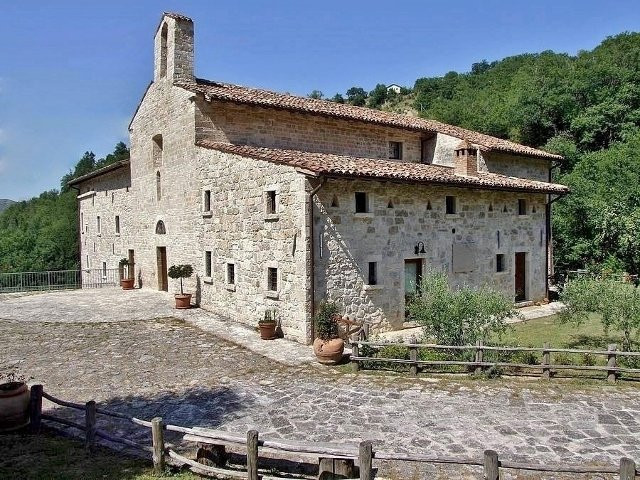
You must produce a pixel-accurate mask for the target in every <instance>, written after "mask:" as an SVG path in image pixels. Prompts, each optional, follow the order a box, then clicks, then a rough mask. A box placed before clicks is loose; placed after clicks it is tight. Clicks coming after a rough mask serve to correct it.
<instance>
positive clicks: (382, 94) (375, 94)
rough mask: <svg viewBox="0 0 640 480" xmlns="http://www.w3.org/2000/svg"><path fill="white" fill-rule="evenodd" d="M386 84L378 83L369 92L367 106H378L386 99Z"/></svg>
mask: <svg viewBox="0 0 640 480" xmlns="http://www.w3.org/2000/svg"><path fill="white" fill-rule="evenodd" d="M387 96H388V95H387V86H386V85H384V84H382V83H379V84H377V85H376V88H374V89H373V90H371V92H370V93H369V101H368V102H369V107H371V108H379V107H380V106H381V105H382V104H383V103H384V102H385V101H386V100H387Z"/></svg>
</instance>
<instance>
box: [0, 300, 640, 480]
mask: <svg viewBox="0 0 640 480" xmlns="http://www.w3.org/2000/svg"><path fill="white" fill-rule="evenodd" d="M170 303H171V298H170V296H167V294H164V293H159V292H154V291H140V292H138V291H136V292H122V291H121V290H118V289H105V290H92V291H75V292H57V293H50V294H38V295H28V296H6V295H5V296H0V328H1V331H2V337H1V338H2V348H1V349H0V370H4V369H5V368H7V367H15V368H16V369H17V370H18V371H19V372H20V373H22V374H24V375H27V376H31V377H33V380H32V381H33V382H38V383H42V384H43V385H44V387H45V390H46V391H48V392H49V393H51V394H53V395H56V396H58V397H60V398H64V399H70V400H74V401H82V402H84V401H87V400H90V399H94V400H96V401H97V402H98V403H99V404H101V405H103V406H105V407H106V408H111V409H113V410H117V411H121V412H127V413H131V414H134V415H136V416H139V417H142V418H151V417H153V416H162V417H163V418H164V419H165V420H166V421H168V422H171V423H174V424H179V425H185V426H206V427H213V428H221V429H226V430H231V431H236V432H244V431H246V430H248V429H257V430H258V431H260V433H261V435H265V436H267V435H269V436H272V437H276V436H278V437H284V438H290V439H305V440H318V441H331V442H357V441H359V440H361V439H368V440H372V441H373V442H374V449H375V448H378V449H384V450H394V451H402V452H423V453H432V454H440V455H447V456H461V457H476V458H480V457H481V455H482V451H483V450H484V449H486V448H492V449H494V450H496V451H498V452H499V454H500V456H501V458H503V459H505V460H506V459H509V460H514V461H518V460H522V461H523V460H527V461H536V462H540V463H565V464H567V463H571V464H584V463H586V462H588V463H604V464H616V463H617V462H618V461H619V459H620V457H621V456H624V455H626V456H630V457H632V458H633V459H634V460H635V461H636V462H638V463H640V388H639V387H638V386H636V385H634V384H622V385H616V386H610V385H607V384H606V383H602V384H590V385H586V386H584V387H578V386H576V385H575V384H567V383H565V382H561V381H557V382H551V383H541V382H538V381H534V380H531V381H523V380H518V379H505V380H495V381H479V380H477V381H471V380H464V379H462V380H451V379H420V380H413V379H409V378H402V377H397V376H378V375H368V374H359V375H354V374H345V373H341V372H340V371H339V370H337V369H331V368H326V367H321V366H319V365H317V364H315V363H312V361H311V360H312V354H311V351H310V348H309V347H304V346H300V345H297V344H293V343H291V342H288V341H285V340H278V341H276V342H261V341H259V340H257V339H256V337H257V333H254V332H252V331H251V330H250V329H247V328H244V327H241V326H238V325H229V324H228V323H227V322H224V321H223V320H222V319H220V318H217V317H216V316H215V315H213V314H211V313H208V312H204V311H202V310H199V309H193V310H190V311H188V312H176V311H175V310H173V309H172V308H171V305H170ZM171 317H173V318H171ZM228 340H234V341H235V342H236V343H231V342H230V341H228ZM264 354H267V355H268V356H264ZM291 356H296V357H297V358H296V359H293V360H291V359H289V360H288V357H291ZM46 407H47V408H53V407H52V406H51V404H49V403H46ZM109 427H110V428H112V427H114V425H110V426H109ZM118 428H119V429H122V430H124V429H130V430H131V432H129V431H127V434H129V435H132V436H134V437H136V438H139V439H141V440H142V439H145V441H148V440H146V439H147V438H148V437H147V432H146V431H144V430H139V429H137V428H132V427H131V428H130V427H128V426H126V425H120V426H119V427H118ZM394 468H396V467H393V468H391V469H390V470H389V472H391V473H390V474H391V476H392V477H393V478H403V477H404V478H413V477H411V476H409V474H407V473H406V472H408V471H411V470H410V469H412V468H414V467H413V466H411V465H405V466H404V467H398V468H402V469H403V470H398V471H403V472H405V473H403V474H402V475H401V476H397V475H398V474H396V476H393V471H394V470H393V469H394ZM389 472H387V473H389ZM415 478H422V476H420V477H415ZM545 478H551V477H545ZM554 478H558V477H554ZM593 478H599V477H593Z"/></svg>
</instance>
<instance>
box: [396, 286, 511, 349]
mask: <svg viewBox="0 0 640 480" xmlns="http://www.w3.org/2000/svg"><path fill="white" fill-rule="evenodd" d="M408 310H409V317H410V319H411V320H414V321H417V322H418V323H419V324H421V325H422V326H423V328H424V331H425V334H426V335H427V336H429V337H433V338H435V340H436V341H437V342H438V343H440V344H443V345H469V344H474V343H475V342H476V341H477V340H481V339H483V340H486V339H487V338H488V337H489V336H491V335H498V336H500V335H502V334H503V333H504V332H505V331H506V329H507V323H506V320H508V319H509V318H514V317H517V316H518V313H517V311H516V310H515V309H514V308H513V302H512V301H510V300H508V299H507V298H505V297H504V296H503V295H502V294H501V293H499V292H497V291H496V290H492V289H491V288H489V287H481V288H471V287H467V286H462V287H459V288H457V289H453V290H452V289H450V288H449V280H448V277H447V275H446V274H444V273H432V274H430V275H428V276H427V277H426V278H424V279H423V280H422V283H421V291H420V293H419V294H418V295H416V296H415V297H414V298H413V299H412V300H411V301H410V302H409V306H408Z"/></svg>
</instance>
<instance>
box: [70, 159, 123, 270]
mask: <svg viewBox="0 0 640 480" xmlns="http://www.w3.org/2000/svg"><path fill="white" fill-rule="evenodd" d="M130 184H131V178H130V173H129V169H128V168H126V167H125V168H120V169H118V170H114V171H112V172H109V173H107V174H105V175H102V176H100V177H98V178H95V179H93V180H90V181H88V182H86V183H85V184H84V185H82V186H81V193H82V195H81V199H80V200H79V201H78V209H79V214H80V251H81V254H80V266H81V268H82V269H101V268H102V262H106V264H107V268H108V269H112V268H118V263H119V261H120V259H121V258H122V257H125V256H126V254H127V251H126V245H125V243H126V241H125V239H127V238H130V236H131V235H132V234H133V233H134V228H135V226H134V224H133V222H132V220H133V215H132V211H133V205H132V201H131V200H132V198H133V197H132V195H131V193H130V188H129V185H130ZM98 215H99V216H100V224H101V229H100V232H98V228H97V217H98ZM116 215H117V216H119V217H120V234H118V233H116V229H115V217H116Z"/></svg>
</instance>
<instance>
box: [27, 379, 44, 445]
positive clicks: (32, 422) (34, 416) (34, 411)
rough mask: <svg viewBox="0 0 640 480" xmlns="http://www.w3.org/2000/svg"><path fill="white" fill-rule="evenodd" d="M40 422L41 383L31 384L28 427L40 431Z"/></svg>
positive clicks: (33, 430) (32, 431) (35, 431)
mask: <svg viewBox="0 0 640 480" xmlns="http://www.w3.org/2000/svg"><path fill="white" fill-rule="evenodd" d="M41 422H42V385H32V386H31V392H30V398H29V429H30V430H31V433H40V424H41Z"/></svg>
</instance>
